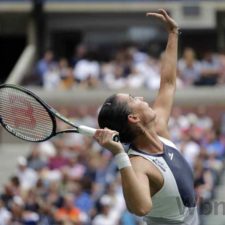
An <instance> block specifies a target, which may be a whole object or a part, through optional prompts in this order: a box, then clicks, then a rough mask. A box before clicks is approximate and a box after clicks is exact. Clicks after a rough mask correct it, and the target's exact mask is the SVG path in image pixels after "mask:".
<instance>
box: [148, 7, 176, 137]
mask: <svg viewBox="0 0 225 225" xmlns="http://www.w3.org/2000/svg"><path fill="white" fill-rule="evenodd" d="M147 15H148V16H154V17H157V18H159V19H161V20H162V21H163V22H164V23H165V25H166V27H167V31H168V41H167V46H166V50H165V53H164V56H163V60H162V66H161V81H160V88H159V92H158V95H157V97H156V100H155V102H154V105H153V109H154V110H155V112H156V114H157V122H156V131H157V133H158V134H159V135H161V136H163V137H166V138H169V132H168V121H169V117H170V114H171V110H172V105H173V99H174V93H175V89H176V70H177V49H178V25H177V23H176V22H175V21H174V20H173V19H172V18H171V17H169V16H168V14H167V13H166V11H165V10H163V9H160V10H159V13H147Z"/></svg>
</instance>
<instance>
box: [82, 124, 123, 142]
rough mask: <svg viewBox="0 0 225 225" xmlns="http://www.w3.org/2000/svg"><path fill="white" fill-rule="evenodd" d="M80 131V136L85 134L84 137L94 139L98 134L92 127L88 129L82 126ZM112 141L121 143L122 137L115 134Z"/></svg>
mask: <svg viewBox="0 0 225 225" xmlns="http://www.w3.org/2000/svg"><path fill="white" fill-rule="evenodd" d="M78 131H79V133H80V134H84V135H87V136H91V137H93V136H94V134H95V132H96V129H95V128H92V127H87V126H83V125H81V126H79V127H78ZM112 139H113V141H115V142H119V141H120V137H119V135H118V134H115V135H114V136H113V138H112Z"/></svg>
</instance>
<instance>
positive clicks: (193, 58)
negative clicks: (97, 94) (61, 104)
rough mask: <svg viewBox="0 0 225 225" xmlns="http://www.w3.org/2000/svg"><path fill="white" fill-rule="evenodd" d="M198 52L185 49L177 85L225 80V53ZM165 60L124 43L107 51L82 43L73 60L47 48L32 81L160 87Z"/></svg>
mask: <svg viewBox="0 0 225 225" xmlns="http://www.w3.org/2000/svg"><path fill="white" fill-rule="evenodd" d="M101 54H102V55H101ZM197 55H198V57H197ZM199 55H200V53H197V52H195V50H194V49H193V48H191V47H187V48H184V50H183V52H182V53H181V56H180V57H179V60H178V65H177V72H178V77H177V87H178V88H183V87H187V86H192V85H194V86H213V85H220V84H224V83H225V52H221V53H215V52H212V51H211V50H205V51H204V52H201V56H199ZM163 60H164V53H162V54H161V55H160V56H159V57H153V56H152V55H151V54H149V53H148V51H144V50H143V51H142V50H140V49H139V48H138V47H137V46H135V45H124V46H123V47H120V48H116V49H114V51H113V52H110V51H109V52H108V54H107V53H105V52H104V53H102V52H101V50H100V49H93V50H92V48H88V47H87V46H85V45H83V44H80V45H79V46H77V47H76V48H75V51H74V56H73V57H72V59H67V58H59V59H58V60H56V59H55V56H54V52H53V51H51V50H47V51H46V52H45V54H44V56H43V58H42V59H40V60H39V61H38V62H37V64H36V66H35V70H34V71H33V77H32V82H31V83H35V84H37V85H41V86H43V87H44V88H45V89H49V90H51V89H55V88H58V89H62V90H69V89H73V88H77V87H82V88H99V87H100V88H105V89H114V90H116V89H122V88H133V89H135V88H142V87H145V88H148V89H158V88H159V83H160V67H161V65H162V64H163Z"/></svg>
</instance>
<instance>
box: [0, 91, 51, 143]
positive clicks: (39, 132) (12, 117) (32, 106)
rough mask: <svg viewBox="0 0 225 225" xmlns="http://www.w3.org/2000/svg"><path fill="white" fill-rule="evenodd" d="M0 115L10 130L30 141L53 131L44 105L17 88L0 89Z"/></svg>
mask: <svg viewBox="0 0 225 225" xmlns="http://www.w3.org/2000/svg"><path fill="white" fill-rule="evenodd" d="M0 116H1V118H2V121H3V123H4V124H6V125H7V127H8V128H7V127H6V128H7V129H8V130H9V131H10V132H12V131H13V133H14V134H15V135H18V136H22V137H24V138H26V139H27V140H30V141H41V140H44V139H46V138H47V137H49V136H50V135H51V134H52V131H53V121H52V119H51V117H50V116H49V113H48V112H47V110H46V109H45V107H44V106H43V105H42V104H41V103H40V102H39V101H37V100H36V99H35V98H34V97H33V96H31V95H29V94H28V93H26V92H23V91H20V90H18V89H14V88H10V87H8V88H2V89H0Z"/></svg>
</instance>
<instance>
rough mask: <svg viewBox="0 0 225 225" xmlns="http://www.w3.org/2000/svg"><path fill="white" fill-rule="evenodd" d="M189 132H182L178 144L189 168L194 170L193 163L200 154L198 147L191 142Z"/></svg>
mask: <svg viewBox="0 0 225 225" xmlns="http://www.w3.org/2000/svg"><path fill="white" fill-rule="evenodd" d="M189 132H190V131H189V130H184V131H183V132H182V136H181V142H180V144H179V147H180V150H181V152H182V154H183V156H184V158H185V159H186V160H187V162H188V163H189V164H190V166H191V168H192V169H194V165H195V162H196V160H197V158H198V155H199V153H200V146H199V145H198V144H197V143H196V142H195V141H193V140H192V138H191V135H190V134H189Z"/></svg>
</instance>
